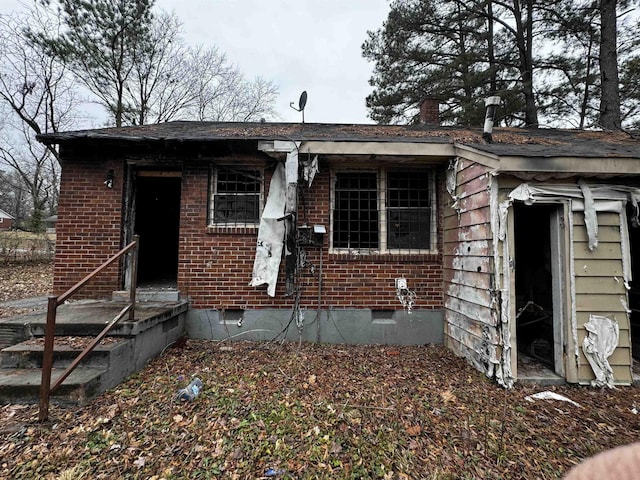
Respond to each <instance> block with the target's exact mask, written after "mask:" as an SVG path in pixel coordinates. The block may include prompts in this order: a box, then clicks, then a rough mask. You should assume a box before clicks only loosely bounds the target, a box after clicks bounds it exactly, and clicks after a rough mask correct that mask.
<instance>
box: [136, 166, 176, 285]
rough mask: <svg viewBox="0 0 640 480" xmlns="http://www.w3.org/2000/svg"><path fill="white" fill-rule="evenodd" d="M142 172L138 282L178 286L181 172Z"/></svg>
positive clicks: (138, 181)
mask: <svg viewBox="0 0 640 480" xmlns="http://www.w3.org/2000/svg"><path fill="white" fill-rule="evenodd" d="M155 175H156V172H146V171H145V172H138V175H137V178H136V207H135V228H134V231H135V233H136V234H138V235H140V250H139V253H138V286H140V287H158V288H175V287H176V286H177V278H178V238H179V227H180V225H179V222H180V186H181V178H180V176H179V174H177V175H172V176H155Z"/></svg>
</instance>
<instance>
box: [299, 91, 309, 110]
mask: <svg viewBox="0 0 640 480" xmlns="http://www.w3.org/2000/svg"><path fill="white" fill-rule="evenodd" d="M306 105H307V91H306V90H305V91H304V92H302V93H301V94H300V100H299V101H298V109H299V110H298V111H299V112H301V111H303V110H304V107H305V106H306Z"/></svg>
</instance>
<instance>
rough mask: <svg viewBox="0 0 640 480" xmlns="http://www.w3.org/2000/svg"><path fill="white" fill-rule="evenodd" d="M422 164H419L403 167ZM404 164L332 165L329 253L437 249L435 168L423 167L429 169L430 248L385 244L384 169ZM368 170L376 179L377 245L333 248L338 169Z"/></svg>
mask: <svg viewBox="0 0 640 480" xmlns="http://www.w3.org/2000/svg"><path fill="white" fill-rule="evenodd" d="M406 168H408V169H411V168H416V169H417V168H421V167H418V166H416V167H406ZM402 169H403V167H381V168H333V169H331V192H330V195H331V200H330V212H329V222H330V228H329V230H330V231H329V253H338V254H346V253H351V254H357V255H377V254H385V255H433V254H437V253H438V248H437V245H438V223H437V220H438V208H437V203H436V199H437V197H436V173H435V170H434V169H426V170H428V171H429V196H430V197H431V198H430V200H431V219H430V232H429V237H430V238H429V243H430V248H428V249H425V248H413V249H398V248H392V249H390V248H387V206H386V202H387V172H388V171H390V170H391V171H395V170H402ZM358 172H363V173H364V172H367V173H371V172H373V173H375V174H376V178H377V183H378V233H379V236H378V239H379V240H378V244H379V248H378V249H370V248H335V247H334V246H333V220H334V219H333V212H334V211H335V201H336V193H335V185H336V174H337V173H358Z"/></svg>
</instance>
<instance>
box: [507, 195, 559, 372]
mask: <svg viewBox="0 0 640 480" xmlns="http://www.w3.org/2000/svg"><path fill="white" fill-rule="evenodd" d="M558 209H559V207H558V206H556V205H523V204H514V239H515V245H514V248H515V267H516V268H515V287H516V337H517V342H518V362H519V364H520V363H521V362H523V361H524V362H530V361H535V362H540V363H542V364H543V365H545V366H547V367H549V368H550V369H552V370H553V371H556V353H557V352H555V344H556V343H559V342H558V341H557V338H556V335H557V331H558V329H557V328H556V326H555V325H554V318H553V317H554V286H555V285H557V284H558V281H557V280H558V279H555V280H554V278H553V275H554V273H556V274H557V272H554V270H557V269H556V268H554V265H553V262H552V257H554V251H556V250H557V247H556V246H554V243H553V242H554V241H555V240H553V239H554V237H555V236H556V235H557V232H556V231H555V230H556V229H555V228H554V227H553V224H554V219H555V218H557V217H556V215H557V212H558ZM556 255H557V252H556ZM556 260H557V259H554V260H553V261H554V262H555V261H556ZM557 263H558V264H559V262H557ZM519 368H520V367H519Z"/></svg>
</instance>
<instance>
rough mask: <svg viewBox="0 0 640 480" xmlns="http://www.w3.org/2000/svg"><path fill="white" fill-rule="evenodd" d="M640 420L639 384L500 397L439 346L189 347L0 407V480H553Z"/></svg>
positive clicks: (532, 389) (633, 430) (622, 440)
mask: <svg viewBox="0 0 640 480" xmlns="http://www.w3.org/2000/svg"><path fill="white" fill-rule="evenodd" d="M45 270H46V268H45V267H44V266H40V267H35V266H34V267H28V266H24V269H18V271H19V272H21V273H15V274H9V273H8V271H7V268H6V266H0V282H2V285H3V288H2V292H3V293H2V295H4V297H2V298H7V297H12V296H13V295H12V293H11V290H12V289H11V288H5V287H4V285H5V280H6V279H12V280H11V281H12V282H19V283H21V284H24V285H25V286H24V287H20V288H21V290H20V291H24V292H28V295H34V294H35V295H42V294H46V293H47V291H48V289H50V277H49V279H48V280H47V277H48V275H47V273H46V271H45ZM11 275H14V276H11ZM15 290H16V291H17V289H15ZM194 375H197V376H198V377H199V378H201V379H202V381H203V383H204V388H203V391H202V393H200V395H199V396H198V397H196V399H195V401H193V402H191V403H181V402H179V401H176V400H175V398H174V397H175V394H176V392H177V390H178V389H179V388H182V387H184V386H185V385H186V384H187V383H188V382H189V380H190V379H191V378H192V376H194ZM542 391H551V392H553V393H555V394H558V395H563V396H564V397H566V398H567V399H569V400H571V402H568V401H562V400H534V399H532V400H529V399H527V397H529V396H530V395H533V394H536V393H540V392H542ZM639 411H640V389H639V388H638V387H620V388H616V389H593V388H589V387H578V386H568V385H567V386H556V387H538V386H526V385H518V386H517V387H516V388H514V389H512V390H504V389H502V388H500V387H498V386H497V385H496V384H495V383H494V382H492V381H491V380H489V379H486V378H485V377H484V376H483V375H482V374H480V373H479V372H477V371H476V370H475V369H473V368H472V367H471V366H469V364H467V363H466V362H465V361H464V360H463V359H460V358H458V357H455V356H454V355H453V354H452V353H451V352H450V351H448V350H447V349H445V348H444V347H442V346H434V345H426V346H417V347H390V346H346V345H317V344H301V345H299V344H297V343H285V344H281V343H251V342H236V343H221V342H213V341H196V340H188V341H187V343H186V345H183V346H182V347H181V348H172V349H168V350H167V351H165V352H164V353H163V355H161V356H160V357H158V358H156V359H155V360H153V361H152V362H150V363H149V365H148V366H147V367H146V368H145V369H144V370H143V371H141V372H139V373H138V374H135V375H133V376H131V377H130V378H129V379H128V380H127V381H125V382H124V383H122V384H121V385H119V386H118V387H116V388H114V389H113V390H111V391H109V392H106V393H105V394H103V395H102V396H100V397H99V398H98V399H96V400H95V401H93V402H92V403H91V404H90V405H87V406H83V407H61V406H56V405H53V406H52V407H51V410H50V420H49V421H48V422H46V423H43V424H40V423H38V422H37V406H35V405H0V478H11V479H31V478H47V479H58V478H64V479H67V480H69V479H80V478H141V479H142V478H144V479H155V480H159V479H162V478H164V479H177V478H214V477H215V478H230V479H245V478H295V479H303V478H327V479H329V478H331V479H334V478H338V479H342V478H344V479H347V478H386V479H410V478H411V479H413V478H426V479H457V478H468V479H472V478H474V479H475V478H480V479H494V478H495V479H497V478H503V479H529V478H531V479H534V478H536V479H537V478H541V479H546V478H560V477H562V476H563V475H564V474H565V473H566V472H567V471H568V470H569V469H570V468H571V467H572V466H573V465H575V464H577V463H579V462H580V461H581V460H582V459H584V458H587V457H589V456H591V455H594V454H596V453H598V452H600V451H603V450H606V449H609V448H613V447H616V446H618V445H624V444H628V443H631V442H634V441H637V440H638V438H639V434H640V416H639V413H638V412H639Z"/></svg>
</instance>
